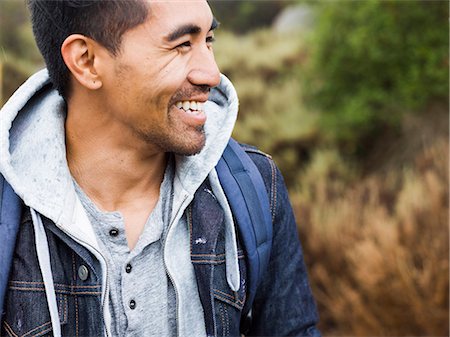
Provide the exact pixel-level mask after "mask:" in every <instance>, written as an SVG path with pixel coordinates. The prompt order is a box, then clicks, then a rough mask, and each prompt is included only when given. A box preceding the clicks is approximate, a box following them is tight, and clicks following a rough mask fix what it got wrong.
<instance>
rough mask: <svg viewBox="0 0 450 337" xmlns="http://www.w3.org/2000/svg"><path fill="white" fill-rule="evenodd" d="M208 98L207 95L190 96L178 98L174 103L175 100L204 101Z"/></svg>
mask: <svg viewBox="0 0 450 337" xmlns="http://www.w3.org/2000/svg"><path fill="white" fill-rule="evenodd" d="M207 100H208V96H206V98H205V96H201V97H200V96H199V97H190V98H180V99H179V100H177V101H176V102H175V103H177V102H186V101H187V102H200V103H205V102H206V101H207Z"/></svg>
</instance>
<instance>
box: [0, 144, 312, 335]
mask: <svg viewBox="0 0 450 337" xmlns="http://www.w3.org/2000/svg"><path fill="white" fill-rule="evenodd" d="M244 148H245V150H246V151H247V153H248V154H249V155H250V157H251V158H252V160H253V161H254V162H255V164H256V166H257V167H258V169H259V170H260V172H261V175H262V177H263V179H264V182H265V185H266V189H267V192H268V195H269V199H270V204H271V214H272V220H273V245H272V254H271V258H270V262H269V266H268V270H267V271H266V273H265V276H264V278H263V279H262V280H261V283H260V286H259V288H258V290H257V293H256V296H255V300H254V302H253V306H252V311H251V315H249V317H242V316H241V312H242V308H243V306H244V304H245V301H246V295H247V294H246V286H245V284H246V255H245V251H243V250H242V249H241V245H240V242H239V238H238V258H239V268H240V277H241V287H240V289H239V290H238V291H237V292H234V291H232V290H231V289H230V288H229V286H228V283H227V280H226V272H225V237H224V215H223V211H222V208H221V207H220V205H219V204H218V202H217V201H216V199H215V197H214V195H213V194H212V193H210V188H209V186H208V182H207V181H205V182H204V183H203V184H202V186H201V187H200V188H199V189H198V190H197V192H196V194H195V197H194V200H193V202H192V203H191V205H190V206H189V208H188V210H187V218H188V224H189V229H190V233H191V238H190V239H191V261H192V264H193V266H194V270H195V275H196V279H197V285H198V290H199V295H200V300H201V303H202V306H203V311H204V318H205V325H206V332H207V334H208V336H240V335H241V333H243V334H245V335H246V336H320V333H319V331H318V330H317V328H316V324H317V321H318V315H317V310H316V305H315V302H314V299H313V296H312V293H311V290H310V287H309V283H308V278H307V272H306V268H305V264H304V261H303V255H302V250H301V246H300V242H299V240H298V236H297V228H296V223H295V219H294V215H293V212H292V208H291V205H290V202H289V199H288V193H287V190H286V187H285V184H284V181H283V178H282V176H281V174H280V172H279V170H278V169H277V167H276V166H275V164H274V162H273V161H272V160H271V159H270V157H268V156H267V155H265V154H263V153H261V152H259V151H258V150H256V149H254V148H250V147H244ZM18 216H20V217H21V221H20V228H19V231H18V234H17V240H16V245H15V249H14V254H13V261H12V266H11V271H10V274H9V282H8V285H7V292H6V296H5V301H4V303H3V311H2V316H1V336H14V337H15V336H51V335H52V333H51V321H50V313H49V311H48V308H47V300H46V295H45V290H44V284H43V281H42V276H41V273H40V270H39V266H38V263H37V255H36V250H35V248H34V247H35V245H34V232H33V226H32V220H31V215H30V211H29V209H28V208H27V207H23V208H22V212H21V214H18ZM43 222H44V226H45V230H46V234H47V239H48V245H49V250H50V256H51V266H52V270H53V278H54V284H55V292H56V297H57V303H58V310H59V316H60V321H61V331H62V335H63V336H102V335H103V334H104V328H103V324H102V323H103V317H102V315H103V314H102V313H103V308H102V303H101V293H102V289H101V287H102V286H101V284H102V280H101V277H102V276H101V275H102V273H101V267H100V264H99V262H98V261H97V260H96V258H95V257H94V256H93V255H92V254H91V253H90V252H89V251H88V250H87V249H85V248H84V247H82V246H80V245H79V244H77V243H76V242H74V241H73V240H72V239H70V238H69V237H68V236H67V235H65V233H63V232H61V230H60V229H58V228H57V227H56V226H55V224H54V223H52V222H51V221H50V220H48V219H46V218H43ZM198 237H202V238H205V239H206V240H205V241H206V242H207V244H205V245H196V244H195V238H198ZM0 249H1V248H0ZM211 252H213V253H211ZM0 305H1V303H0Z"/></svg>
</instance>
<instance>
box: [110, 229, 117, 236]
mask: <svg viewBox="0 0 450 337" xmlns="http://www.w3.org/2000/svg"><path fill="white" fill-rule="evenodd" d="M109 235H111V236H117V235H119V230H118V229H117V228H113V229H111V230H110V231H109Z"/></svg>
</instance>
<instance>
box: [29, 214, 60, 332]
mask: <svg viewBox="0 0 450 337" xmlns="http://www.w3.org/2000/svg"><path fill="white" fill-rule="evenodd" d="M30 210H31V218H32V219H33V227H34V234H35V237H36V252H37V257H38V261H39V268H40V269H41V274H42V279H43V281H44V287H45V296H46V297H47V303H48V309H49V311H50V318H51V321H52V328H53V336H54V337H61V323H60V320H59V313H58V305H57V302H56V294H55V286H54V284H53V274H52V269H51V264H50V253H49V249H48V241H47V235H46V234H45V229H44V225H43V223H42V219H41V217H40V216H39V214H38V213H37V212H36V211H35V210H34V209H32V208H31V209H30Z"/></svg>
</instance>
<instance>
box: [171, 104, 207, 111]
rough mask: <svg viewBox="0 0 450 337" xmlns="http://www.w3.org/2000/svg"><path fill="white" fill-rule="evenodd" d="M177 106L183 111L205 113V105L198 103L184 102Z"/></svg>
mask: <svg viewBox="0 0 450 337" xmlns="http://www.w3.org/2000/svg"><path fill="white" fill-rule="evenodd" d="M175 106H176V107H177V108H178V109H183V110H185V111H188V110H191V111H196V112H200V111H203V108H204V106H205V103H202V102H196V101H183V102H181V101H180V102H177V103H175Z"/></svg>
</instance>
